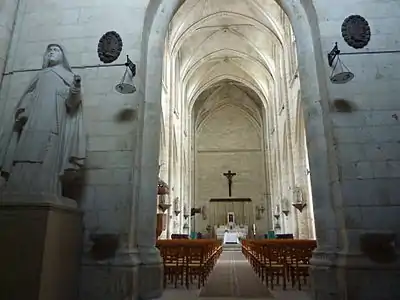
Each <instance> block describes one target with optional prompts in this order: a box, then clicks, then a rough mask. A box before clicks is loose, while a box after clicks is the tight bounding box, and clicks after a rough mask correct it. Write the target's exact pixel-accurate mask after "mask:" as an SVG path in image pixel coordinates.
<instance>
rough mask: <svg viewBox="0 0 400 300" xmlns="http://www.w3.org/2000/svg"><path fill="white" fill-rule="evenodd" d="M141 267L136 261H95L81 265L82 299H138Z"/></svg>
mask: <svg viewBox="0 0 400 300" xmlns="http://www.w3.org/2000/svg"><path fill="white" fill-rule="evenodd" d="M138 271H139V267H138V263H137V262H135V261H133V260H132V261H125V262H121V263H118V264H113V262H104V263H95V262H84V263H83V264H82V266H81V279H80V287H79V298H78V299H80V300H121V299H129V300H136V299H138V292H139V288H138V280H139V274H138V273H139V272H138Z"/></svg>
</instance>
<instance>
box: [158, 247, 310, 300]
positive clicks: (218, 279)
mask: <svg viewBox="0 0 400 300" xmlns="http://www.w3.org/2000/svg"><path fill="white" fill-rule="evenodd" d="M200 294H201V295H202V296H204V295H207V297H200V296H199V295H200ZM210 295H211V296H210ZM214 295H215V297H214ZM178 299H185V300H195V299H199V300H201V299H203V300H233V299H241V300H245V299H276V300H309V299H310V297H309V296H308V291H307V287H306V289H305V290H304V291H297V290H293V289H291V287H290V286H289V287H288V289H287V290H286V291H283V290H282V287H280V286H275V287H274V290H271V289H270V290H269V291H268V290H266V288H265V287H264V286H263V284H262V283H261V281H260V280H259V279H258V277H257V276H256V275H255V273H254V272H253V270H252V268H251V266H250V264H249V263H248V262H247V261H246V259H245V258H244V256H243V254H242V253H241V252H240V251H224V252H223V253H222V255H221V257H220V259H219V260H218V263H217V265H216V266H215V268H214V270H213V272H212V273H211V275H210V276H209V278H208V281H207V282H206V284H205V286H204V287H202V288H201V289H200V290H199V289H197V288H196V287H195V285H193V287H192V288H190V289H186V288H184V287H181V288H167V289H166V290H165V292H164V295H163V297H162V298H161V300H178Z"/></svg>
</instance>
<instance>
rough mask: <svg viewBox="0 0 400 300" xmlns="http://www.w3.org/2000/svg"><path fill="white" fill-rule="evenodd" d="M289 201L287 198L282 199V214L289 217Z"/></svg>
mask: <svg viewBox="0 0 400 300" xmlns="http://www.w3.org/2000/svg"><path fill="white" fill-rule="evenodd" d="M289 207H290V205H289V200H288V199H287V198H283V199H282V213H283V214H284V215H285V216H286V217H287V216H288V215H289V212H290V209H289Z"/></svg>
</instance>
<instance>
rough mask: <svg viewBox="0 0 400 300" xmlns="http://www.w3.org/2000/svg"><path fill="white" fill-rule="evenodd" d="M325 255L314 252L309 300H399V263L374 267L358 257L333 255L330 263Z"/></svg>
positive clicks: (375, 265)
mask: <svg viewBox="0 0 400 300" xmlns="http://www.w3.org/2000/svg"><path fill="white" fill-rule="evenodd" d="M329 256H330V255H326V256H325V257H324V255H323V254H321V253H318V257H317V258H314V259H313V262H312V263H313V266H312V267H311V282H312V299H313V300H376V299H379V300H394V299H400V285H399V282H400V262H399V261H396V262H393V263H387V264H377V263H373V262H371V261H370V260H369V259H368V258H367V257H365V256H363V255H361V254H359V255H351V256H350V255H344V254H336V258H335V259H334V260H330V259H329ZM329 260H330V262H333V263H329V262H328V261H329ZM327 262H328V263H327Z"/></svg>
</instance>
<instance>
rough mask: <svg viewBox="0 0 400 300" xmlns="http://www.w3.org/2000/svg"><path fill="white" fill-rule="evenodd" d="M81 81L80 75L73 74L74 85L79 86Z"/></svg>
mask: <svg viewBox="0 0 400 300" xmlns="http://www.w3.org/2000/svg"><path fill="white" fill-rule="evenodd" d="M81 81H82V78H81V76H79V75H76V74H75V75H74V85H75V86H81Z"/></svg>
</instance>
